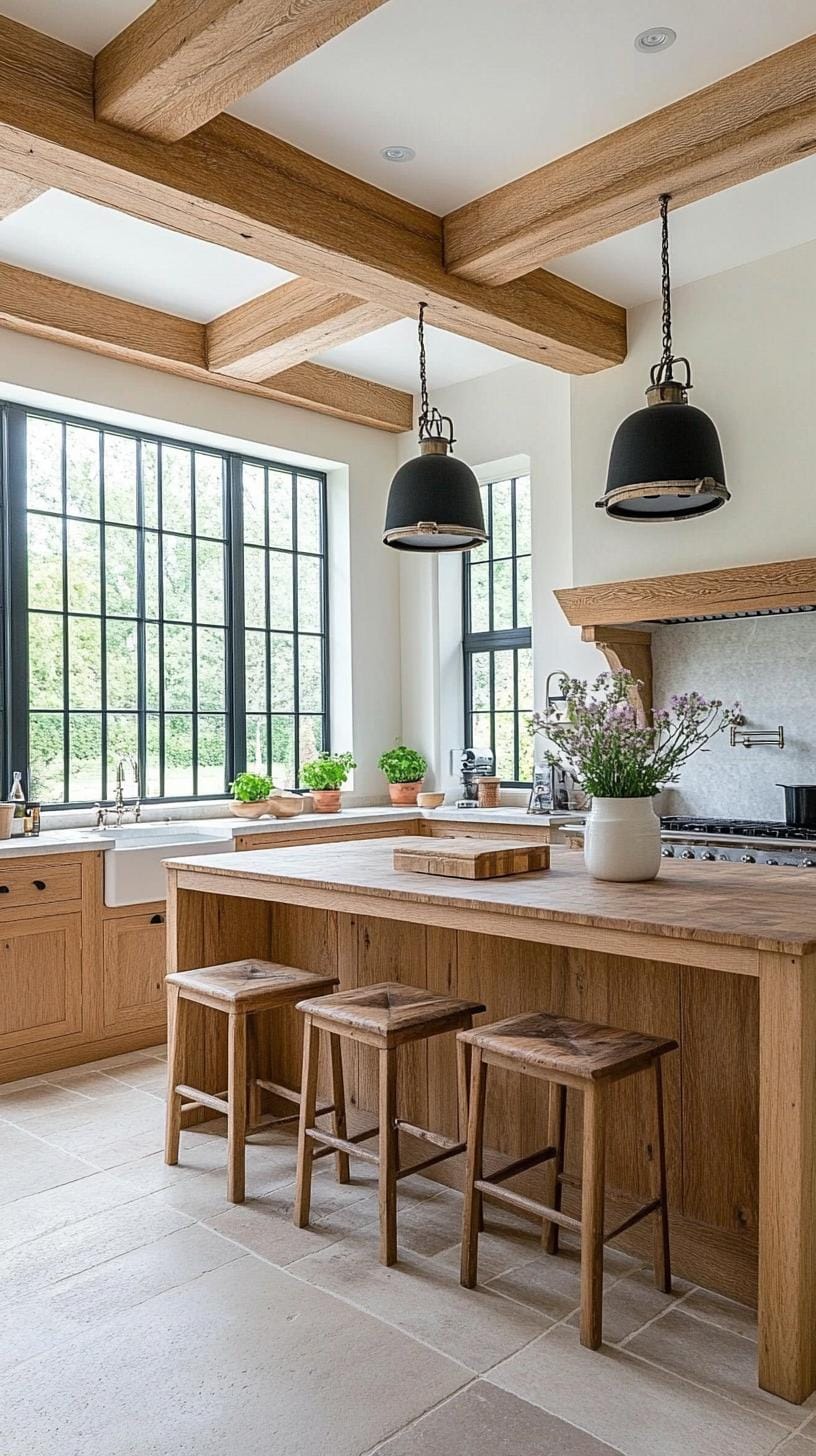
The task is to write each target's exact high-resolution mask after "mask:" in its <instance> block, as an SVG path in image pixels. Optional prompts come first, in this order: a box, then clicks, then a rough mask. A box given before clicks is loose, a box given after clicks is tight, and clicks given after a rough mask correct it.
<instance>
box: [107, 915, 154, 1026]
mask: <svg viewBox="0 0 816 1456" xmlns="http://www.w3.org/2000/svg"><path fill="white" fill-rule="evenodd" d="M102 957H103V965H104V978H103V988H102V1026H103V1031H104V1032H105V1033H106V1034H107V1033H110V1034H111V1035H115V1034H116V1033H118V1032H128V1031H142V1030H147V1029H148V1028H153V1027H161V1025H162V1024H163V1022H164V1017H165V990H164V974H165V924H164V912H163V910H151V909H149V908H148V910H147V911H142V912H141V913H137V914H133V912H132V911H131V912H130V913H128V914H126V915H111V916H110V917H109V918H106V920H105V922H104V926H103V934H102Z"/></svg>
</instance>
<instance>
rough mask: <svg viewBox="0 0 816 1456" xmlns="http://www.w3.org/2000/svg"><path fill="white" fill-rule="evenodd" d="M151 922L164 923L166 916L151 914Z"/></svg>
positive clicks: (155, 923)
mask: <svg viewBox="0 0 816 1456" xmlns="http://www.w3.org/2000/svg"><path fill="white" fill-rule="evenodd" d="M150 924H151V925H164V916H163V915H151V917H150Z"/></svg>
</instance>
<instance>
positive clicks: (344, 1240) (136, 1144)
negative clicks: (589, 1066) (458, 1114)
mask: <svg viewBox="0 0 816 1456" xmlns="http://www.w3.org/2000/svg"><path fill="white" fill-rule="evenodd" d="M164 1081H165V1065H164V1061H163V1049H162V1048H159V1047H157V1048H153V1049H152V1050H151V1051H149V1052H138V1053H133V1054H131V1055H127V1056H122V1057H114V1058H111V1059H110V1060H109V1061H106V1062H98V1063H95V1064H94V1065H93V1066H86V1067H81V1068H76V1069H73V1070H68V1071H65V1072H55V1073H51V1074H49V1075H48V1076H45V1077H38V1078H29V1079H28V1080H26V1081H25V1082H20V1083H15V1084H12V1085H7V1086H5V1087H0V1169H1V1170H2V1171H1V1172H0V1291H2V1300H0V1453H2V1456H45V1453H48V1456H165V1453H167V1456H171V1453H172V1456H256V1453H257V1456H327V1453H330V1456H366V1453H372V1456H373V1453H374V1452H382V1453H388V1456H458V1453H459V1452H467V1453H468V1456H488V1453H489V1456H496V1453H507V1456H539V1453H540V1456H616V1453H617V1456H765V1453H769V1452H772V1451H773V1452H779V1453H781V1456H816V1400H814V1399H812V1400H811V1401H810V1402H809V1403H808V1404H807V1405H806V1406H803V1407H795V1406H791V1405H788V1404H786V1403H785V1402H784V1401H781V1400H777V1399H776V1398H775V1397H774V1396H771V1395H767V1394H765V1393H764V1392H763V1391H760V1390H759V1389H758V1387H757V1385H756V1381H755V1376H754V1369H755V1356H756V1328H755V1321H754V1318H753V1314H752V1312H751V1311H750V1310H748V1309H745V1308H743V1307H742V1306H740V1305H737V1304H733V1303H731V1302H730V1301H728V1300H725V1299H721V1298H719V1297H718V1296H716V1295H713V1294H709V1293H707V1292H706V1291H704V1290H699V1289H694V1288H692V1287H691V1286H689V1285H687V1284H684V1283H683V1282H682V1281H676V1284H677V1288H676V1292H675V1295H674V1296H673V1297H667V1296H665V1295H662V1294H659V1293H658V1292H657V1291H656V1290H655V1289H654V1286H653V1284H652V1283H651V1279H650V1275H649V1271H648V1269H644V1268H643V1266H642V1265H640V1264H639V1263H638V1262H637V1261H635V1260H633V1259H631V1258H629V1257H628V1256H627V1255H625V1254H623V1253H621V1252H619V1251H617V1250H609V1252H608V1256H607V1261H606V1292H605V1310H604V1316H605V1324H604V1330H605V1335H606V1341H607V1343H606V1344H605V1345H604V1347H603V1349H602V1350H601V1351H599V1352H597V1353H595V1354H593V1353H590V1352H589V1351H586V1350H583V1349H581V1347H580V1345H579V1344H578V1337H577V1330H576V1308H577V1304H578V1285H579V1279H578V1275H579V1266H578V1258H577V1253H576V1250H575V1249H574V1248H569V1247H568V1248H566V1249H565V1250H564V1252H563V1253H562V1255H561V1256H560V1257H559V1258H558V1259H548V1258H547V1257H546V1255H544V1254H543V1253H542V1252H541V1250H540V1246H539V1243H538V1239H537V1237H536V1234H535V1231H534V1230H533V1229H532V1228H531V1226H530V1225H525V1224H523V1223H519V1222H517V1221H515V1220H513V1219H512V1218H511V1217H510V1216H509V1215H507V1214H505V1213H504V1212H503V1211H501V1210H499V1211H496V1210H495V1209H494V1210H488V1214H487V1218H488V1229H487V1232H486V1234H485V1235H484V1236H483V1239H482V1248H481V1265H480V1275H481V1279H482V1283H481V1285H480V1287H479V1289H478V1290H475V1291H473V1292H466V1291H464V1290H463V1289H461V1288H460V1286H459V1283H458V1278H457V1275H458V1238H459V1219H460V1201H459V1198H458V1197H457V1195H455V1194H454V1193H452V1192H450V1191H449V1190H447V1189H442V1188H440V1187H439V1186H438V1185H435V1184H433V1183H430V1182H428V1181H426V1180H424V1179H406V1180H405V1182H404V1183H403V1184H402V1193H401V1199H400V1262H399V1265H398V1266H397V1267H395V1268H393V1269H383V1268H382V1267H381V1266H380V1265H379V1264H378V1263H377V1260H376V1238H377V1231H376V1215H377V1205H376V1195H375V1187H374V1179H373V1176H372V1174H373V1170H372V1169H370V1168H369V1167H367V1166H366V1165H361V1164H358V1165H357V1167H356V1168H355V1169H354V1173H353V1178H354V1181H353V1182H352V1184H351V1185H349V1186H348V1187H339V1186H338V1185H337V1184H335V1183H334V1181H333V1177H332V1171H331V1169H330V1168H329V1167H328V1166H327V1163H324V1164H323V1165H322V1167H321V1168H320V1169H319V1171H318V1172H317V1173H316V1175H315V1190H314V1194H315V1196H314V1212H313V1226H312V1227H311V1228H309V1229H296V1228H294V1227H293V1225H292V1223H291V1221H290V1218H289V1215H290V1211H291V1205H292V1196H293V1191H294V1185H293V1178H294V1164H295V1160H294V1142H293V1139H292V1137H291V1135H283V1134H281V1133H269V1132H268V1133H265V1134H262V1135H261V1136H259V1137H257V1138H255V1139H253V1142H252V1143H251V1145H250V1146H249V1148H248V1150H247V1169H248V1176H247V1195H248V1197H247V1202H246V1203H245V1204H244V1205H243V1206H242V1207H234V1206H233V1205H231V1204H229V1203H228V1202H227V1200H226V1198H225V1196H224V1190H225V1177H224V1164H225V1142H224V1135H223V1134H224V1129H223V1124H222V1123H221V1122H219V1121H214V1122H212V1123H209V1124H207V1125H206V1127H205V1128H202V1129H200V1130H198V1131H194V1132H189V1133H185V1134H183V1136H182V1153H181V1162H180V1164H179V1166H178V1167H177V1168H167V1167H166V1166H165V1164H164V1162H163V1160H162V1153H161V1147H162V1132H163V1117H164V1107H163V1100H164Z"/></svg>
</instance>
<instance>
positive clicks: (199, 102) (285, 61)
mask: <svg viewBox="0 0 816 1456" xmlns="http://www.w3.org/2000/svg"><path fill="white" fill-rule="evenodd" d="M383 3H384V0H297V4H293V3H292V0H154V4H152V5H150V6H148V8H147V10H144V11H142V13H141V15H137V17H136V19H135V20H134V21H133V22H132V23H131V24H130V25H128V26H127V27H126V29H125V30H123V31H120V33H119V35H116V36H114V38H113V40H112V41H110V42H109V43H108V45H106V46H105V48H104V50H101V51H100V52H99V54H98V56H97V57H96V65H95V97H96V114H97V116H98V117H99V118H100V119H101V120H102V121H109V122H112V123H113V124H114V125H115V126H121V127H127V128H128V129H129V130H131V131H138V132H141V133H142V134H143V135H144V136H150V137H155V138H156V139H157V140H159V141H165V142H168V141H169V142H173V141H178V140H179V138H180V137H183V136H187V135H188V134H189V133H190V132H191V131H195V129H196V128H197V127H199V126H202V125H203V123H204V122H205V121H210V120H211V119H212V117H214V116H217V115H218V113H219V111H223V110H224V109H225V108H226V107H227V106H230V105H231V103H232V102H233V101H237V100H238V98H239V97H240V96H245V95H246V94H247V92H249V91H254V89H255V87H256V86H260V85H262V83H263V82H264V81H268V80H269V79H270V77H271V76H277V74H278V73H279V72H280V71H283V70H285V69H286V68H287V66H291V65H294V63H295V61H299V60H302V58H303V57H304V56H307V55H309V54H310V53H311V52H312V51H315V50H317V49H318V47H319V46H322V45H324V44H325V42H326V41H327V40H331V39H332V37H333V36H335V35H339V34H340V32H341V31H343V30H345V29H346V28H347V27H348V26H349V25H353V24H354V23H355V21H357V20H360V19H362V17H363V16H365V15H369V14H370V13H371V11H372V10H377V9H378V8H379V6H380V5H382V4H383Z"/></svg>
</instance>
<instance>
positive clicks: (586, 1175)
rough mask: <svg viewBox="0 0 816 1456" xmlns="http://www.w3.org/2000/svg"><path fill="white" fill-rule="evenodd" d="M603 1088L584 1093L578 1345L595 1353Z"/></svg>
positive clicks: (603, 1142)
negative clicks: (579, 1340)
mask: <svg viewBox="0 0 816 1456" xmlns="http://www.w3.org/2000/svg"><path fill="white" fill-rule="evenodd" d="M605 1163H606V1088H605V1087H604V1086H603V1085H596V1086H588V1087H587V1088H586V1090H585V1092H584V1156H583V1169H582V1179H583V1190H582V1194H581V1344H582V1345H586V1346H587V1347H588V1348H589V1349H590V1350H597V1349H598V1346H599V1345H600V1343H601V1330H602V1322H603V1232H604V1172H605Z"/></svg>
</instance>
